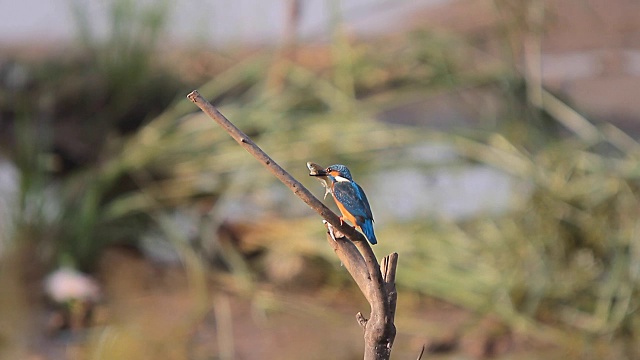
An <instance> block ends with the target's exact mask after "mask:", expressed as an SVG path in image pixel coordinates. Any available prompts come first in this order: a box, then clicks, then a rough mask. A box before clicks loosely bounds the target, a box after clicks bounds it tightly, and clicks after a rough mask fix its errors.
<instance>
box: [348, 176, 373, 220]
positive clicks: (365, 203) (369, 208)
mask: <svg viewBox="0 0 640 360" xmlns="http://www.w3.org/2000/svg"><path fill="white" fill-rule="evenodd" d="M353 185H355V186H356V187H357V188H358V191H359V192H360V196H361V198H362V202H363V203H364V205H365V211H366V213H367V218H368V219H371V220H373V214H372V213H371V206H370V205H369V200H368V199H367V195H366V194H365V193H364V190H362V188H361V187H360V185H358V184H356V183H353Z"/></svg>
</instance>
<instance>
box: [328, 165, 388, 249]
mask: <svg viewBox="0 0 640 360" xmlns="http://www.w3.org/2000/svg"><path fill="white" fill-rule="evenodd" d="M326 173H327V175H328V178H329V180H330V182H331V193H332V194H333V199H334V200H335V201H336V205H338V208H339V209H340V212H341V213H342V215H343V216H344V217H345V218H347V219H348V220H349V221H351V222H352V223H353V224H354V225H355V226H356V227H359V228H360V229H361V230H362V232H363V233H364V235H365V236H366V237H367V240H369V242H370V243H371V244H372V245H373V244H376V243H377V242H378V240H377V239H376V235H375V233H374V232H373V214H372V213H371V206H370V205H369V200H368V199H367V195H366V194H365V193H364V190H362V188H361V187H360V185H358V184H357V183H356V182H355V181H353V178H352V177H351V172H350V171H349V169H348V168H347V167H346V166H344V165H340V164H336V165H331V166H329V167H328V168H327V169H326Z"/></svg>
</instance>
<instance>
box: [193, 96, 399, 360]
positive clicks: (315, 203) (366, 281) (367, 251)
mask: <svg viewBox="0 0 640 360" xmlns="http://www.w3.org/2000/svg"><path fill="white" fill-rule="evenodd" d="M187 97H188V98H189V100H191V101H192V102H193V103H195V104H196V105H197V106H198V107H199V108H200V109H201V110H202V111H203V112H204V113H205V114H207V115H208V116H209V117H210V118H211V119H213V120H214V121H215V122H217V123H218V124H219V125H220V126H221V127H222V128H223V129H224V130H225V131H227V132H228V133H229V135H231V137H232V138H233V139H234V140H236V142H238V144H240V146H242V147H243V148H244V149H245V150H247V151H248V152H249V153H250V154H251V155H253V156H254V157H255V158H256V159H257V160H258V161H259V162H260V163H262V164H263V165H264V166H265V167H266V168H267V169H268V170H269V171H270V172H271V173H272V174H273V175H275V177H277V178H278V179H279V180H280V181H281V182H282V183H283V184H285V185H286V186H287V187H288V188H289V189H291V191H293V193H294V194H295V195H297V196H298V197H299V198H300V199H302V201H304V202H305V203H306V204H307V205H309V206H310V207H311V208H312V209H313V210H315V211H316V212H317V213H318V214H320V216H322V218H324V219H325V224H326V226H327V228H328V233H327V240H328V241H329V244H330V245H331V246H332V248H333V249H334V251H335V252H336V254H337V256H338V257H339V258H340V261H342V263H343V264H344V266H345V268H346V269H347V271H348V272H349V274H350V275H351V277H353V279H354V280H355V282H356V284H358V287H359V288H360V290H361V291H362V293H363V295H364V296H365V298H366V299H367V301H368V302H369V305H370V306H371V314H370V316H369V319H366V318H365V317H364V316H363V315H362V314H361V313H358V314H357V315H356V318H357V320H358V323H359V324H360V325H361V326H362V327H363V329H364V339H365V351H364V359H365V360H373V359H377V360H381V359H389V356H390V355H391V347H392V346H393V341H394V339H395V335H396V329H395V325H394V323H393V321H394V318H395V311H396V300H397V292H396V288H395V274H396V267H397V264H398V254H397V253H392V254H391V255H388V256H386V257H385V258H384V259H383V261H382V271H381V270H380V268H381V267H380V264H378V261H377V259H376V257H375V254H374V253H373V250H372V249H371V246H370V245H369V243H368V242H367V240H366V239H365V237H364V235H362V234H361V233H359V232H358V231H356V230H355V229H354V228H353V227H351V226H349V225H347V224H346V223H341V222H340V219H339V218H338V216H337V215H336V214H335V213H334V212H333V211H331V210H330V209H329V208H327V207H326V206H325V205H324V204H323V203H322V202H321V201H320V200H318V199H317V198H316V197H315V196H313V195H312V194H311V193H310V192H309V190H307V189H306V188H305V187H304V186H303V185H302V184H301V183H300V182H298V181H297V180H296V179H294V178H293V177H292V176H291V175H290V174H289V173H288V172H287V171H285V170H284V169H283V168H282V167H281V166H280V165H278V164H277V163H276V162H275V161H273V159H271V157H269V155H267V154H266V153H265V152H264V151H262V149H260V147H258V145H256V144H255V143H254V142H253V141H252V140H251V139H250V138H249V137H248V136H247V135H246V134H245V133H243V132H242V131H241V130H240V129H238V128H237V127H236V126H235V125H233V124H232V123H231V122H230V121H229V120H228V119H227V118H226V117H224V115H222V114H221V113H220V112H219V111H218V110H217V109H216V108H215V107H214V106H213V105H211V104H210V103H209V102H208V101H207V100H206V99H204V98H203V97H202V96H201V95H200V94H199V93H198V92H197V91H193V92H191V93H190V94H189V95H188V96H187ZM336 230H337V231H336ZM345 237H346V238H345Z"/></svg>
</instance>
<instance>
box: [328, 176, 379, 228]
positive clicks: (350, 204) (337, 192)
mask: <svg viewBox="0 0 640 360" xmlns="http://www.w3.org/2000/svg"><path fill="white" fill-rule="evenodd" d="M333 196H335V198H336V200H338V201H339V202H340V203H342V205H343V206H344V208H345V209H346V210H347V211H348V212H349V213H351V215H353V216H355V217H356V218H358V219H359V220H360V221H364V220H365V219H371V218H372V217H371V209H370V208H369V202H368V201H367V197H366V195H364V191H362V189H361V188H360V186H358V184H355V183H351V182H347V181H337V182H335V183H334V185H333ZM358 225H359V224H358Z"/></svg>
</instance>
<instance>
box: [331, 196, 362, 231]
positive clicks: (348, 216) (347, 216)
mask: <svg viewBox="0 0 640 360" xmlns="http://www.w3.org/2000/svg"><path fill="white" fill-rule="evenodd" d="M333 200H335V202H336V205H338V209H340V212H341V213H342V216H343V217H344V218H345V219H347V220H349V221H350V222H351V223H352V224H353V226H358V223H356V218H355V216H353V215H351V213H350V212H348V211H347V209H345V207H344V206H343V205H342V203H341V202H340V201H338V200H336V198H335V197H334V198H333Z"/></svg>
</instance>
